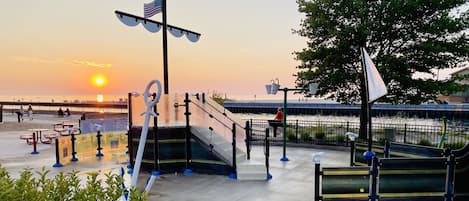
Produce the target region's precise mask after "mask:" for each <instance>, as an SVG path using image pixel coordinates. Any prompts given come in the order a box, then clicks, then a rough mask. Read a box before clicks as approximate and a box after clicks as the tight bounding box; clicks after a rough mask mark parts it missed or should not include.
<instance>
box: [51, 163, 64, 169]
mask: <svg viewBox="0 0 469 201" xmlns="http://www.w3.org/2000/svg"><path fill="white" fill-rule="evenodd" d="M63 166H64V165H62V164H60V163H56V164H54V165H52V167H55V168H59V167H63Z"/></svg>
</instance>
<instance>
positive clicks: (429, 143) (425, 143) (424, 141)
mask: <svg viewBox="0 0 469 201" xmlns="http://www.w3.org/2000/svg"><path fill="white" fill-rule="evenodd" d="M418 145H422V146H428V147H432V146H433V144H432V143H431V142H430V140H427V139H420V141H419V143H418Z"/></svg>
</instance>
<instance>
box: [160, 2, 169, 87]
mask: <svg viewBox="0 0 469 201" xmlns="http://www.w3.org/2000/svg"><path fill="white" fill-rule="evenodd" d="M166 11H167V10H166V0H162V1H161V14H162V15H163V73H164V94H168V92H169V86H168V82H169V81H168V35H167V34H168V33H167V30H168V23H167V21H166Z"/></svg>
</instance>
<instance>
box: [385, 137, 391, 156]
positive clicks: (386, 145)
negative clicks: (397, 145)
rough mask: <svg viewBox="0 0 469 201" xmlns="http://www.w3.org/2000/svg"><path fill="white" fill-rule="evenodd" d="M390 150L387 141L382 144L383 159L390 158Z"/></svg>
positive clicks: (389, 144)
mask: <svg viewBox="0 0 469 201" xmlns="http://www.w3.org/2000/svg"><path fill="white" fill-rule="evenodd" d="M390 148H391V143H390V142H389V141H388V140H386V142H385V144H384V158H389V157H390V156H391V153H390V151H389V149H390Z"/></svg>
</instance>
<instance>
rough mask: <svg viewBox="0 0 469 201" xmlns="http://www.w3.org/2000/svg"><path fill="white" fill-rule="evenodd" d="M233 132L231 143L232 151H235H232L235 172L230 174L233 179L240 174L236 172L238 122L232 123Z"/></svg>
mask: <svg viewBox="0 0 469 201" xmlns="http://www.w3.org/2000/svg"><path fill="white" fill-rule="evenodd" d="M231 132H232V134H233V136H232V144H231V145H232V151H233V153H232V154H233V156H232V157H233V159H232V160H233V164H232V166H233V172H232V173H231V174H230V176H229V177H230V178H231V179H237V178H238V176H237V172H236V124H235V123H233V124H232V129H231Z"/></svg>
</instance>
